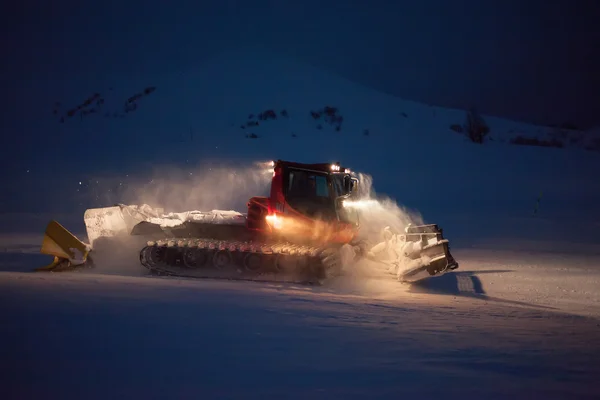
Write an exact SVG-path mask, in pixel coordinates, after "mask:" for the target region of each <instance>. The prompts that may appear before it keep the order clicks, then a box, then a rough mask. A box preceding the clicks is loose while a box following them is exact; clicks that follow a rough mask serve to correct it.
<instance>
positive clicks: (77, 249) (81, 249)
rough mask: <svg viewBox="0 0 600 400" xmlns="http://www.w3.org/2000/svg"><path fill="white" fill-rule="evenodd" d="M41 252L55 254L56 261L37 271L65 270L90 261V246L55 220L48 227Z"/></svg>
mask: <svg viewBox="0 0 600 400" xmlns="http://www.w3.org/2000/svg"><path fill="white" fill-rule="evenodd" d="M40 253H42V254H47V255H50V256H54V261H53V262H52V263H50V264H49V265H46V266H45V267H40V268H36V269H35V270H36V271H64V270H66V269H73V268H75V267H77V266H80V265H84V264H86V262H88V261H90V258H89V253H90V249H89V247H88V246H87V245H86V244H85V243H83V242H82V241H81V240H79V239H77V237H76V236H75V235H73V234H72V233H71V232H69V231H68V230H67V229H66V228H65V227H64V226H62V225H61V224H59V223H58V222H56V221H54V220H52V221H50V223H48V226H47V227H46V232H45V234H44V239H43V241H42V247H41V249H40Z"/></svg>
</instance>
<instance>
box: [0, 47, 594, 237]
mask: <svg viewBox="0 0 600 400" xmlns="http://www.w3.org/2000/svg"><path fill="white" fill-rule="evenodd" d="M46 85H50V83H46ZM55 85H56V87H55V88H54V89H55V90H50V89H52V88H47V89H48V91H49V92H51V93H56V96H57V97H58V98H60V101H59V103H60V104H55V101H53V100H52V99H50V98H43V97H39V96H38V97H33V96H32V97H31V98H32V99H34V101H35V102H37V103H36V104H35V107H33V108H34V109H44V110H47V112H44V114H43V115H37V118H35V117H32V118H30V119H28V120H27V121H23V123H22V124H21V129H22V130H23V134H22V135H19V138H20V140H22V141H24V142H25V143H27V142H28V141H29V140H34V141H35V148H37V149H43V151H36V152H31V153H29V154H27V153H25V154H24V157H23V158H22V159H21V160H20V161H19V166H18V167H14V166H12V167H11V168H10V169H7V171H9V170H10V173H11V174H12V176H13V177H14V176H17V177H18V179H14V180H13V182H11V184H10V185H8V184H5V185H6V187H5V190H6V192H8V193H9V196H8V198H9V199H10V200H8V203H9V204H8V206H4V208H5V209H6V210H12V211H14V212H20V213H32V212H33V213H35V219H36V222H34V224H35V228H32V229H35V230H39V229H42V228H43V225H44V224H45V222H44V221H45V218H46V217H44V218H41V219H40V218H39V217H38V216H39V215H41V214H40V213H44V215H47V213H48V212H51V213H53V215H55V216H57V217H59V218H61V217H62V218H67V221H68V222H69V223H78V224H79V226H80V227H81V217H80V216H81V215H82V214H83V211H84V210H85V208H88V207H91V206H101V205H106V204H112V203H115V202H118V201H124V199H123V197H124V196H125V197H127V195H130V193H131V192H132V191H133V189H135V191H137V192H139V190H141V189H140V188H141V182H142V181H143V182H144V186H143V187H144V188H146V189H148V186H147V184H148V183H150V182H152V180H153V179H159V178H161V177H162V178H163V180H164V179H167V178H168V180H169V181H171V182H173V181H174V179H175V177H177V180H178V182H179V181H181V182H182V184H181V185H179V186H178V187H179V188H180V190H179V191H176V192H173V191H172V190H171V192H170V193H169V195H170V197H171V200H170V203H171V204H172V205H173V206H175V207H176V208H180V209H181V208H186V209H196V208H199V207H200V206H204V207H212V208H235V209H239V208H240V207H244V203H245V200H246V199H247V198H249V197H250V196H252V195H255V194H257V193H255V191H257V190H259V188H258V187H257V186H256V185H250V184H248V182H247V180H244V183H243V184H241V183H240V179H239V178H238V179H234V180H230V185H229V186H228V188H227V190H225V192H224V193H225V195H222V196H213V197H211V199H210V200H213V201H210V202H208V203H207V202H203V204H200V205H199V204H198V203H197V199H196V198H190V196H187V198H188V200H189V201H188V200H185V198H186V195H185V193H186V190H187V189H186V187H187V188H189V187H196V188H199V187H201V186H202V190H204V191H206V190H210V191H211V192H214V191H215V188H214V186H215V185H218V186H219V188H220V190H223V182H222V181H221V180H220V178H219V177H217V176H216V175H215V174H214V173H213V174H212V175H210V174H209V173H208V168H205V167H206V166H207V164H208V163H211V165H212V166H213V167H214V166H215V164H217V165H221V166H223V165H226V166H227V165H229V166H231V165H233V164H239V163H245V164H249V163H251V162H253V161H260V160H269V159H276V158H279V159H287V160H298V161H302V162H321V161H336V160H339V161H341V162H343V163H344V164H345V165H348V166H349V167H351V168H353V169H354V170H357V171H361V172H364V173H367V174H369V175H371V176H372V177H373V179H374V185H375V189H376V191H377V192H379V193H384V194H385V195H387V196H390V197H392V198H393V199H395V200H396V201H397V202H398V203H399V204H400V205H401V206H403V207H407V208H408V209H411V210H414V211H416V212H419V213H420V214H421V215H422V216H423V218H424V219H425V221H427V222H437V223H439V224H441V225H442V226H444V227H446V229H447V232H448V234H449V235H451V236H452V237H454V238H455V239H456V240H463V239H464V240H465V241H464V242H463V243H465V244H466V243H467V239H469V240H468V242H469V243H472V240H474V238H479V239H478V240H480V239H481V240H486V239H488V238H490V237H496V236H498V235H502V236H506V237H514V236H515V235H517V236H519V237H520V238H521V239H523V240H525V239H527V240H537V239H539V238H541V237H542V236H544V235H546V236H551V235H555V234H560V233H561V232H563V234H562V236H560V240H563V239H564V240H566V239H568V238H566V237H565V234H564V232H565V231H566V230H568V231H570V230H572V229H574V230H577V231H579V232H588V231H589V230H590V229H591V230H593V229H595V228H596V227H597V226H598V225H597V224H598V223H600V222H599V221H600V208H599V207H598V206H597V204H600V184H599V183H598V180H597V178H596V176H595V175H596V174H595V173H594V172H593V171H595V170H596V169H597V166H598V165H599V164H600V163H599V160H600V157H599V154H598V153H597V152H594V151H587V150H584V149H583V147H584V146H588V147H589V146H591V145H592V144H593V143H594V140H593V138H594V137H598V135H597V134H596V133H594V132H591V133H587V134H581V133H578V134H577V135H576V134H575V133H573V132H566V133H565V132H563V133H560V132H559V130H557V128H545V127H538V126H532V125H528V124H523V123H518V122H515V121H509V120H506V119H502V118H498V117H493V116H487V115H483V116H481V118H483V121H484V123H485V124H486V125H487V126H488V127H489V134H488V135H487V136H486V137H485V138H484V144H483V145H480V144H476V143H473V142H472V141H470V140H469V139H468V138H467V135H466V132H465V129H466V121H467V115H468V113H467V111H466V110H455V109H443V108H438V107H431V106H428V105H425V104H420V103H416V102H412V101H407V100H403V99H399V98H395V97H392V96H389V95H385V94H381V93H379V92H377V91H375V90H372V89H369V88H366V87H362V86H360V85H357V84H355V83H352V82H349V81H347V80H345V79H342V78H339V77H337V76H334V75H331V74H328V73H325V72H323V71H320V70H318V69H316V68H314V67H311V66H308V65H305V64H302V63H300V62H297V61H294V60H290V59H283V58H279V57H277V56H274V55H273V54H268V53H263V52H261V51H259V50H254V49H244V50H239V51H236V52H232V53H224V54H221V55H220V56H218V57H216V58H214V59H213V60H212V61H211V62H208V63H205V64H203V65H200V66H197V67H195V68H193V69H190V70H186V71H181V72H177V73H173V74H171V75H168V76H134V77H127V78H122V79H120V80H117V79H114V81H113V82H105V81H101V80H94V79H90V80H89V81H86V82H75V83H69V82H56V83H55ZM32 86H35V85H32ZM42 105H45V106H44V107H45V108H44V107H42ZM52 105H54V106H52ZM69 115H71V116H69ZM41 131H43V132H47V133H46V134H44V135H37V136H36V137H35V139H30V138H28V136H27V132H29V133H30V134H31V132H41ZM460 131H462V132H460ZM565 136H566V137H567V139H564V137H565ZM577 137H581V139H577V140H573V138H577ZM515 138H517V141H518V138H535V140H538V141H541V142H542V144H544V143H545V142H544V141H546V142H548V143H550V144H552V143H555V142H557V141H561V143H564V147H565V148H556V147H552V146H550V147H546V146H516V145H510V142H511V141H514V140H515ZM527 140H529V139H527ZM29 145H30V148H31V146H32V143H29ZM25 148H26V147H25ZM65 150H66V152H65ZM56 154H61V156H60V162H57V159H56ZM232 163H233V164H232ZM47 166H52V167H51V169H48V167H47ZM27 171H28V172H27ZM165 171H168V172H165ZM49 176H52V179H49ZM183 177H186V178H185V182H187V183H186V184H184V183H183V182H184V181H182V179H183ZM14 182H17V184H16V185H15V183H14ZM207 182H209V183H207ZM186 185H189V186H186ZM40 187H41V190H42V192H44V193H48V194H49V193H52V195H51V196H48V198H47V199H46V200H45V201H44V202H43V204H41V203H40V202H39V201H38V200H37V199H35V200H34V198H33V196H30V195H29V194H30V193H33V192H37V191H39V190H40ZM146 189H145V190H146ZM171 189H173V188H171ZM59 193H60V194H59ZM129 197H131V196H129ZM175 198H179V200H178V201H175V200H174V199H175ZM163 200H164V199H163ZM217 200H218V201H217ZM11 201H12V204H11ZM538 203H539V204H538ZM157 205H158V206H164V205H165V204H157ZM168 205H169V204H167V206H168ZM10 206H12V207H10ZM573 210H576V212H575V211H573ZM14 212H13V213H11V214H10V215H6V216H4V220H5V221H7V222H6V226H11V227H12V228H14V227H15V225H21V226H22V225H31V224H27V223H24V222H23V221H24V219H23V218H21V217H15V214H14ZM534 212H535V216H534ZM582 212H585V213H586V218H585V222H583V221H582V220H581V219H580V218H579V217H577V216H578V215H581V213H582ZM524 221H526V222H524ZM32 223H33V222H32ZM525 226H526V227H525ZM524 227H525V228H524ZM567 227H568V228H567ZM584 236H586V235H584ZM459 243H460V242H459ZM521 243H525V242H524V241H522V242H521Z"/></svg>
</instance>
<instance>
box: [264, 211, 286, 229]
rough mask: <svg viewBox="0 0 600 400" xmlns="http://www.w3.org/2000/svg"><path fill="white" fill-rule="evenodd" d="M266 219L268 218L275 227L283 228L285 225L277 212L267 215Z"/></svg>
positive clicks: (268, 221)
mask: <svg viewBox="0 0 600 400" xmlns="http://www.w3.org/2000/svg"><path fill="white" fill-rule="evenodd" d="M265 219H266V220H267V223H268V224H269V225H271V226H272V227H273V228H275V229H281V228H282V226H283V219H282V218H280V217H278V216H277V215H275V214H273V215H267V216H266V217H265Z"/></svg>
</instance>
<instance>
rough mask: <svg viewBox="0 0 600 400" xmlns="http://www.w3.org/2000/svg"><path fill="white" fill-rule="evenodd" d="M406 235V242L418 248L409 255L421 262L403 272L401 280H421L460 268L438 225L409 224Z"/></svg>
mask: <svg viewBox="0 0 600 400" xmlns="http://www.w3.org/2000/svg"><path fill="white" fill-rule="evenodd" d="M405 237H406V242H407V243H410V244H412V245H413V246H412V247H413V248H414V249H416V250H415V251H414V252H412V253H410V252H409V253H408V254H407V255H408V257H409V258H411V259H413V260H420V261H421V263H420V265H417V266H416V267H414V268H409V269H407V270H405V271H404V272H402V273H401V274H400V276H399V279H400V280H403V281H414V280H419V279H422V278H425V277H427V276H434V275H439V274H443V273H445V272H447V271H451V270H455V269H457V268H458V262H457V261H456V260H455V259H454V257H453V256H452V254H451V253H450V244H449V241H448V239H444V235H443V230H442V229H441V228H440V227H439V226H438V225H436V224H429V225H409V226H408V227H407V228H406V232H405Z"/></svg>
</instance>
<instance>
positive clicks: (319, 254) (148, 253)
mask: <svg viewBox="0 0 600 400" xmlns="http://www.w3.org/2000/svg"><path fill="white" fill-rule="evenodd" d="M161 249H173V250H176V251H178V252H181V253H180V254H179V256H182V254H183V252H185V250H188V249H204V250H208V251H212V252H217V251H222V250H227V251H228V252H229V253H230V254H231V255H232V257H233V260H236V259H239V257H246V255H247V254H258V255H265V256H272V257H276V256H278V255H284V256H300V257H306V260H305V261H306V263H305V264H306V265H308V266H309V267H307V268H308V269H310V271H317V272H316V273H309V274H308V276H305V277H303V278H301V279H298V272H299V271H297V270H294V271H291V273H290V271H287V272H284V271H280V272H277V271H266V272H265V271H262V272H261V271H249V270H247V269H245V267H244V266H243V264H242V265H240V264H234V265H235V267H236V269H237V270H238V273H232V272H231V271H229V274H223V275H219V272H218V271H219V270H218V269H217V268H215V267H214V266H213V265H211V260H207V264H208V265H204V266H199V267H185V266H174V265H168V264H167V263H165V262H162V261H156V260H153V259H152V257H153V252H154V251H155V250H161ZM337 254H338V252H337V249H336V248H332V247H327V246H323V247H315V246H306V245H298V244H294V243H289V242H275V243H268V242H263V243H261V242H242V241H227V240H215V239H182V238H171V239H162V240H158V241H151V242H148V244H147V246H145V247H144V248H143V249H142V250H141V251H140V262H141V264H142V265H143V266H144V267H146V268H147V269H148V270H150V271H151V272H152V273H154V274H157V275H163V276H176V277H184V278H200V279H224V280H245V281H254V282H280V283H298V284H310V285H315V284H317V285H318V284H321V282H322V281H323V278H324V276H325V275H324V274H327V271H330V270H334V269H335V268H336V266H337V261H338V259H337V257H336V256H337ZM272 261H274V260H272ZM240 268H241V269H243V270H242V271H240ZM192 271H193V272H195V273H192ZM203 271H207V272H209V273H205V274H203V273H202V272H203ZM305 275H306V273H305Z"/></svg>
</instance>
